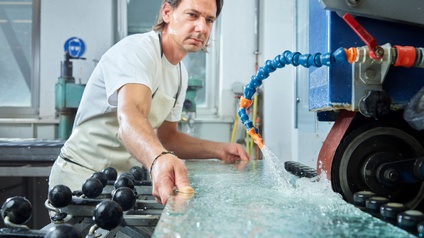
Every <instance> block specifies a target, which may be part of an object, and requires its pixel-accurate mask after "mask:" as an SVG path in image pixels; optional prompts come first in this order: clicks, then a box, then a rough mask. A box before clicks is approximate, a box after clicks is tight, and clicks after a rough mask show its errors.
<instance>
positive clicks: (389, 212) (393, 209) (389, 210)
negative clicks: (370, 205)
mask: <svg viewBox="0 0 424 238" xmlns="http://www.w3.org/2000/svg"><path fill="white" fill-rule="evenodd" d="M407 209H408V208H407V207H406V206H405V205H403V204H402V203H396V202H389V203H386V204H384V205H382V206H381V207H380V215H381V218H383V219H385V220H396V219H397V215H398V214H399V213H401V212H403V211H405V210H407Z"/></svg>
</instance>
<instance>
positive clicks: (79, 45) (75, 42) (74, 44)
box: [64, 37, 85, 58]
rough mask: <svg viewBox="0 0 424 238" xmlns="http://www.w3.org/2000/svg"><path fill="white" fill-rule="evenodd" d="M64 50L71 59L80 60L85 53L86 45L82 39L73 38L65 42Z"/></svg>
mask: <svg viewBox="0 0 424 238" xmlns="http://www.w3.org/2000/svg"><path fill="white" fill-rule="evenodd" d="M64 49H65V52H68V53H69V55H70V56H71V57H74V58H80V57H81V56H82V55H83V54H84V52H85V43H84V41H83V40H82V39H80V38H77V37H71V38H69V39H68V40H67V41H66V42H65V45H64Z"/></svg>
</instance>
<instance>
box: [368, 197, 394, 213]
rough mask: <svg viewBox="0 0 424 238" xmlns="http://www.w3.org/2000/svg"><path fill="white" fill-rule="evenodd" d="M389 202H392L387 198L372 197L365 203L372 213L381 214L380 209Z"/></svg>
mask: <svg viewBox="0 0 424 238" xmlns="http://www.w3.org/2000/svg"><path fill="white" fill-rule="evenodd" d="M388 202H390V200H389V199H388V198H385V197H378V196H377V197H375V196H374V197H370V198H368V199H367V200H366V201H365V208H366V210H367V211H368V212H370V213H375V214H380V207H381V206H382V205H383V204H386V203H388Z"/></svg>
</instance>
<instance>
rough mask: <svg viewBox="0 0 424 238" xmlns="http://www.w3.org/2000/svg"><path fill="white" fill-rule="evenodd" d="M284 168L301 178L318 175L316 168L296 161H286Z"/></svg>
mask: <svg viewBox="0 0 424 238" xmlns="http://www.w3.org/2000/svg"><path fill="white" fill-rule="evenodd" d="M284 168H285V169H286V170H287V172H289V173H291V174H293V175H295V176H297V177H300V178H304V177H306V178H314V177H316V176H318V174H317V171H316V169H314V168H311V167H309V166H307V165H304V164H301V163H299V162H296V161H286V162H285V163H284Z"/></svg>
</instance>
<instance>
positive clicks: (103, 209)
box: [93, 200, 124, 231]
mask: <svg viewBox="0 0 424 238" xmlns="http://www.w3.org/2000/svg"><path fill="white" fill-rule="evenodd" d="M123 214H124V212H123V210H122V207H121V206H120V205H119V204H118V203H117V202H115V201H111V200H108V201H102V202H101V203H99V204H97V206H96V208H95V209H94V215H93V220H94V222H95V223H96V224H97V226H99V227H100V228H102V229H105V230H109V231H110V230H112V229H114V228H115V227H117V226H118V225H119V224H120V223H121V221H122V219H123Z"/></svg>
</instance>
